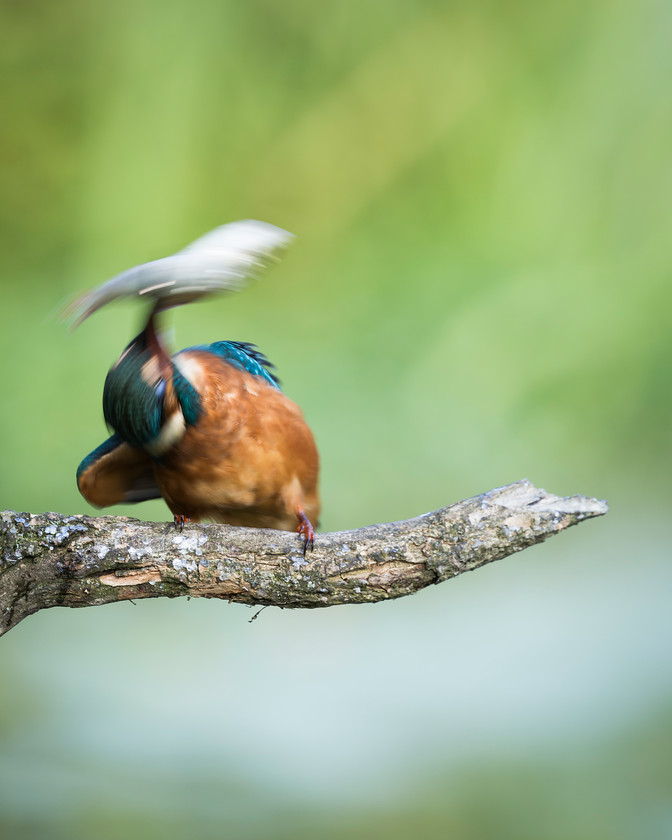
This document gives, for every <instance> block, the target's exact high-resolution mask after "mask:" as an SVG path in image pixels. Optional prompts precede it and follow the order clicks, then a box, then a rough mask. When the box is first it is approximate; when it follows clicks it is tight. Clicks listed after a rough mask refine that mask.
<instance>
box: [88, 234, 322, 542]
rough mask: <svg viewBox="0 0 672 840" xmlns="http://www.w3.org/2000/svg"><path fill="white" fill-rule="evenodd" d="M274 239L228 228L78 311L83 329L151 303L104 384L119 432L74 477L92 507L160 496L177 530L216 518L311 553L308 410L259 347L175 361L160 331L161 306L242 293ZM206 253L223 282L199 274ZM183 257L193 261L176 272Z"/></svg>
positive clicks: (227, 347) (133, 273)
mask: <svg viewBox="0 0 672 840" xmlns="http://www.w3.org/2000/svg"><path fill="white" fill-rule="evenodd" d="M241 225H242V226H243V227H242V228H241V227H240V226H241ZM251 225H252V226H257V227H253V228H252V229H250V226H251ZM236 226H238V227H237V229H236ZM245 226H247V227H245ZM259 226H262V227H259ZM232 228H234V230H231V229H232ZM279 230H280V229H277V228H273V227H272V226H265V225H263V223H260V222H239V223H234V224H231V225H224V226H222V227H221V228H219V229H217V231H213V232H212V233H211V234H207V235H206V236H205V237H202V240H199V241H197V242H196V243H194V244H193V245H192V246H189V248H188V249H185V251H182V252H180V253H179V254H177V255H174V256H173V257H168V258H164V260H157V261H154V262H153V263H148V264H145V266H138V267H135V268H134V269H130V270H129V271H127V272H124V273H123V274H122V275H119V276H118V277H117V278H113V280H111V281H108V282H107V283H106V284H104V285H103V286H102V287H100V288H99V289H98V290H96V291H95V292H94V293H89V294H88V295H87V296H85V298H83V299H81V300H80V301H78V302H77V304H76V306H75V311H77V310H78V311H79V321H80V322H81V321H82V320H84V319H85V318H86V317H88V315H89V314H91V312H92V311H95V309H97V308H99V307H100V306H101V305H103V304H104V303H107V302H108V301H109V300H112V299H114V298H116V297H121V296H122V295H129V294H132V295H141V296H143V297H145V299H146V298H147V297H149V298H150V299H153V305H152V306H151V309H150V312H149V315H148V317H147V319H146V322H145V325H144V328H143V329H142V331H141V332H140V334H139V335H137V336H136V337H135V338H134V339H133V340H132V341H131V342H130V344H128V346H127V347H126V348H125V350H124V351H123V352H122V354H121V355H120V356H119V358H118V359H117V361H116V362H115V363H114V364H113V365H112V367H111V369H110V371H109V373H108V374H107V378H106V380H105V385H104V389H103V414H104V417H105V421H106V423H107V424H108V426H109V427H110V429H111V431H112V435H111V436H110V437H109V438H108V439H107V440H105V441H104V442H103V443H102V444H101V445H100V446H98V447H97V448H96V449H94V451H93V452H91V453H90V454H89V455H87V456H86V458H84V460H83V461H82V462H81V464H80V465H79V468H78V470H77V485H78V487H79V490H80V492H81V494H82V495H83V496H84V498H85V499H86V500H87V501H88V502H89V503H90V504H92V505H94V506H95V507H108V506H110V505H116V504H122V503H135V502H141V501H145V500H148V499H156V498H161V497H162V498H163V499H164V500H165V502H166V504H167V505H168V507H169V509H170V511H171V512H172V514H173V517H174V523H175V526H176V527H179V528H180V529H182V528H184V525H185V523H187V522H190V521H191V522H200V521H203V520H210V521H214V522H222V523H227V524H229V525H240V526H246V527H256V528H276V529H280V530H296V531H298V534H299V536H300V538H301V539H302V543H303V551H304V553H305V551H306V549H307V548H308V547H309V546H310V548H311V549H312V548H313V546H314V541H315V532H314V528H313V523H314V524H315V526H317V519H318V516H319V512H320V499H319V493H318V473H319V459H318V452H317V447H316V445H315V440H314V438H313V435H312V432H311V431H310V428H309V427H308V425H307V423H306V421H305V419H304V417H303V414H302V412H301V409H300V408H299V407H298V406H297V405H296V404H295V403H294V402H292V400H290V399H289V397H287V396H286V395H285V394H284V393H283V391H282V390H281V388H280V382H279V380H278V378H277V376H276V375H275V373H274V370H275V368H274V366H273V365H272V364H271V363H270V362H269V361H268V359H267V358H266V356H265V355H264V354H263V353H261V352H260V351H259V349H258V348H257V347H256V346H255V345H254V344H250V343H247V342H242V341H216V342H214V343H212V344H203V345H198V346H195V347H188V348H186V349H185V350H181V351H180V352H178V353H175V354H171V353H170V352H169V350H168V349H167V347H166V345H165V343H164V340H163V337H162V334H161V331H160V327H159V318H160V313H161V312H162V311H163V310H164V309H166V308H168V307H170V306H175V305H181V304H182V303H185V302H189V301H191V300H194V299H196V298H198V297H201V296H203V295H205V294H210V293H212V292H213V291H226V290H229V291H230V290H232V288H237V287H238V286H237V285H236V284H238V285H239V284H240V282H241V278H242V277H243V276H247V275H249V274H250V273H251V270H252V267H256V268H258V267H259V265H260V264H262V263H263V258H265V257H266V256H267V254H268V253H270V252H271V251H273V250H274V249H277V247H278V244H280V245H284V242H285V239H282V238H281V237H280V238H281V239H282V241H281V242H280V243H279V242H278V238H279V236H280V234H284V233H285V232H284V231H280V234H279V233H278V231H279ZM274 237H275V239H274ZM250 238H251V240H252V241H251V244H250ZM269 239H270V240H271V241H269ZM206 240H207V248H205V250H204V248H203V246H202V243H203V242H206ZM213 242H215V243H216V244H217V247H213ZM222 242H224V243H225V245H226V247H224V248H222V247H221V245H222ZM232 242H233V245H234V246H235V247H233V248H232V247H231V243H232ZM241 242H242V243H243V246H244V247H243V246H241ZM199 243H201V244H200V245H199ZM190 249H191V251H190ZM205 251H208V254H207V255H206V257H205V262H207V261H208V260H210V261H211V264H212V265H214V264H216V266H217V271H219V274H217V271H215V270H214V269H212V265H211V269H212V270H210V271H206V270H205V269H204V268H203V265H204V253H205ZM187 252H189V254H190V255H191V256H190V258H189V259H188V260H186V261H185V260H184V259H182V260H181V262H180V260H177V262H178V264H177V265H176V264H175V262H173V263H170V260H173V261H175V260H176V259H177V258H182V257H184V255H185V253H187ZM241 254H243V256H242V257H241ZM250 254H251V255H252V259H251V258H250ZM160 263H162V265H159V264H160ZM241 263H242V267H241ZM166 278H168V279H166ZM213 278H214V279H213ZM232 278H233V279H232Z"/></svg>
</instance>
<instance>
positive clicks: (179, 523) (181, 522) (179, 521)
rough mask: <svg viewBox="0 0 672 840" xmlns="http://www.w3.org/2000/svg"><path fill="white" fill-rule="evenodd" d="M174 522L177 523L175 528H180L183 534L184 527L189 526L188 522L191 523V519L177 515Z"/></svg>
mask: <svg viewBox="0 0 672 840" xmlns="http://www.w3.org/2000/svg"><path fill="white" fill-rule="evenodd" d="M173 522H174V523H175V528H179V529H180V533H182V531H184V526H185V525H186V524H187V522H191V519H189V517H188V516H184V515H183V514H181V513H176V514H175V516H174V517H173Z"/></svg>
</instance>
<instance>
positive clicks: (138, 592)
mask: <svg viewBox="0 0 672 840" xmlns="http://www.w3.org/2000/svg"><path fill="white" fill-rule="evenodd" d="M607 510H608V508H607V504H606V502H601V501H598V500H596V499H589V498H587V497H585V496H570V497H567V498H561V497H559V496H553V495H551V494H550V493H546V491H544V490H538V489H537V488H535V487H534V486H533V485H532V484H530V482H529V481H526V480H524V481H519V482H517V483H516V484H510V485H509V486H507V487H501V488H498V489H496V490H491V491H490V492H488V493H484V494H483V495H481V496H476V497H474V498H473V499H467V500H466V501H462V502H457V503H456V504H454V505H450V506H449V507H446V508H442V509H441V510H437V511H435V512H434V513H426V514H424V515H423V516H418V517H416V518H415V519H409V520H407V521H405V522H392V523H388V524H384V525H373V526H371V527H368V528H360V529H358V530H356V531H340V532H335V533H331V534H319V536H318V537H317V539H316V541H315V550H314V551H313V552H310V551H309V552H308V554H307V555H306V556H305V557H304V556H303V551H302V547H301V542H300V540H299V538H298V537H297V536H296V535H295V534H292V533H289V532H286V531H270V530H261V529H255V528H232V527H229V526H227V525H188V526H187V527H186V528H185V530H184V532H183V533H179V532H176V531H175V530H174V528H173V526H172V523H171V524H170V525H167V524H161V523H156V522H141V521H139V520H136V519H127V518H125V517H115V516H100V517H89V516H63V515H62V514H57V513H44V514H38V515H31V514H26V513H24V514H19V513H15V512H13V511H5V512H4V513H2V514H0V635H1V634H2V633H6V632H7V630H10V629H11V628H12V627H14V626H15V625H16V624H18V623H19V622H20V621H21V620H22V619H24V618H25V617H26V616H28V615H31V614H32V613H35V612H37V611H38V610H41V609H45V608H46V607H56V606H61V607H88V606H95V605H98V604H108V603H111V602H114V601H125V600H130V599H134V600H136V599H139V598H157V597H168V598H175V597H179V596H181V595H191V596H193V597H200V598H223V599H226V600H229V601H239V602H242V603H245V604H258V605H260V606H267V605H272V606H277V607H287V608H299V607H303V608H312V607H330V606H334V605H336V604H362V603H371V602H374V601H381V600H384V599H387V598H400V597H402V596H404V595H410V594H411V593H413V592H416V591H417V590H418V589H422V588H423V587H425V586H428V585H429V584H432V583H441V582H442V581H444V580H448V579H449V578H452V577H455V575H458V574H460V573H461V572H466V571H470V570H472V569H477V568H478V567H479V566H483V565H485V564H486V563H491V562H492V561H493V560H499V559H501V558H502V557H506V556H507V555H509V554H513V553H514V552H516V551H520V550H521V549H523V548H527V547H528V546H531V545H534V544H535V543H538V542H542V541H543V540H545V539H546V538H547V537H550V536H552V535H553V534H557V533H558V532H559V531H562V530H564V529H565V528H567V527H568V526H569V525H575V524H576V523H577V522H581V521H582V520H584V519H590V518H592V517H594V516H601V515H602V514H604V513H606V512H607Z"/></svg>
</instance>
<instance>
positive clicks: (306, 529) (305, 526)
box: [296, 510, 315, 554]
mask: <svg viewBox="0 0 672 840" xmlns="http://www.w3.org/2000/svg"><path fill="white" fill-rule="evenodd" d="M296 515H297V517H298V519H299V527H298V528H297V529H296V530H297V531H298V532H299V536H301V537H303V538H304V540H305V542H304V544H303V553H304V554H305V553H306V550H307V548H308V546H310V550H311V551H313V549H314V548H315V531H313V526H312V525H311V524H310V519H308V517H307V516H306V514H305V513H304V512H303V511H302V510H300V511H299V512H298V513H297V514H296Z"/></svg>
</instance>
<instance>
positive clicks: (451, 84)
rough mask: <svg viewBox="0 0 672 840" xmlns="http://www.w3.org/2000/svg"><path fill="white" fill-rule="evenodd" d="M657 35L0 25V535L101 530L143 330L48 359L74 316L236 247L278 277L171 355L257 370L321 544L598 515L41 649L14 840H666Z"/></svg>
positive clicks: (104, 333) (597, 8) (128, 313)
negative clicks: (483, 506) (289, 411)
mask: <svg viewBox="0 0 672 840" xmlns="http://www.w3.org/2000/svg"><path fill="white" fill-rule="evenodd" d="M671 27H672V6H671V5H670V4H669V2H664V0H623V2H613V0H594V2H588V3H586V2H585V0H582V2H578V0H568V2H565V3H551V2H548V0H546V2H541V3H540V2H533V0H517V1H516V0H475V2H472V3H458V2H428V1H427V0H422V2H419V1H418V0H413V2H410V0H385V2H382V0H358V2H352V0H341V2H339V3H309V2H306V0H285V2H284V3H272V2H270V1H269V0H248V2H229V0H224V2H213V1H212V0H210V1H207V0H206V2H192V3H187V2H184V0H180V2H158V0H136V2H132V3H131V2H126V0H121V1H120V2H116V3H111V2H100V3H89V2H84V0H64V2H60V3H45V2H34V3H25V4H20V3H16V2H6V3H4V4H2V6H0V33H1V35H0V38H1V39H2V49H1V50H0V54H1V59H0V60H1V61H2V69H3V78H4V82H3V85H2V91H1V93H0V96H2V99H3V103H2V123H3V130H2V133H1V134H2V137H1V140H0V142H1V143H2V153H1V155H0V168H1V171H0V179H1V195H2V200H1V203H0V213H1V214H2V219H1V220H0V226H1V236H2V243H1V244H2V247H1V248H0V261H1V263H2V275H1V277H2V306H1V307H0V319H1V324H2V327H1V330H0V342H1V348H2V351H3V358H4V360H5V364H4V368H3V377H2V386H3V388H2V395H3V398H2V405H3V411H2V412H1V413H0V440H1V441H2V457H1V459H0V505H2V507H3V508H4V507H8V508H13V509H18V510H31V511H44V510H58V511H63V512H68V513H74V512H80V513H81V512H87V513H88V512H91V509H90V508H88V507H87V505H86V504H85V503H84V501H83V499H81V498H80V497H79V495H78V493H77V490H76V487H75V482H74V470H75V468H76V466H77V464H78V463H79V461H80V459H81V458H82V457H83V456H84V455H85V454H86V453H87V452H89V451H90V450H91V449H93V448H94V446H96V445H97V444H98V443H99V442H100V441H101V440H102V439H103V438H104V436H105V434H106V432H105V428H104V425H103V421H102V411H101V393H102V384H103V380H104V376H105V374H106V372H107V369H108V367H109V365H110V364H111V362H112V361H113V360H114V359H115V358H116V356H117V355H118V353H119V352H120V350H121V349H122V348H123V346H124V345H125V343H126V342H127V341H128V340H129V339H130V338H131V337H132V335H134V331H136V330H137V328H138V325H139V320H140V312H139V311H138V310H137V309H136V308H135V307H133V306H130V305H126V304H118V305H116V306H110V307H108V308H107V309H105V310H104V311H102V312H100V313H99V314H97V315H96V316H95V318H93V319H91V320H90V321H88V322H87V323H86V324H85V325H84V326H83V327H82V328H80V329H79V330H78V331H77V332H75V333H74V334H72V335H68V334H67V332H66V330H65V328H64V327H63V325H62V324H60V323H59V322H58V320H57V318H56V315H57V313H58V311H59V308H60V307H61V306H62V304H63V302H64V301H66V300H68V299H69V298H71V297H72V296H73V295H74V294H75V293H77V292H79V291H81V290H83V289H86V288H89V287H91V286H93V285H95V284H97V283H99V282H100V281H102V280H104V279H106V278H107V277H109V276H111V275H113V274H115V273H117V272H119V271H121V270H123V269H124V268H127V267H129V266H131V265H133V264H136V263H139V262H143V261H146V260H149V259H153V258H156V257H159V256H164V255H166V254H169V253H172V252H174V251H176V250H178V249H179V248H181V247H183V246H184V245H185V244H187V243H188V242H189V241H191V240H192V239H194V238H196V237H197V236H199V235H200V234H202V233H204V232H205V231H207V230H209V229H211V228H213V227H215V226H216V225H218V224H221V223H223V222H226V221H231V220H234V219H239V218H248V217H252V218H259V219H263V220H266V221H269V222H273V223H275V224H278V225H281V226H283V227H286V228H287V229H289V230H291V231H293V232H294V233H295V234H296V235H297V240H296V242H295V244H294V246H293V247H292V249H291V251H290V252H289V253H288V255H287V257H286V258H285V259H284V261H283V262H282V263H281V265H279V266H278V267H277V268H274V269H273V271H272V272H270V273H269V274H268V275H267V276H265V277H264V278H263V279H262V280H261V281H260V282H258V283H257V284H255V285H254V286H252V287H251V288H250V289H249V290H247V291H246V292H245V293H244V294H242V295H240V296H238V297H235V298H230V299H226V300H224V299H222V300H214V301H211V302H209V303H203V304H199V305H194V306H191V307H187V308H185V309H184V310H181V311H177V312H175V313H174V314H173V315H172V316H171V318H170V321H171V324H172V328H173V330H174V341H175V345H176V347H183V346H187V345H189V344H194V343H203V342H208V341H214V340H218V339H223V338H229V339H240V340H247V341H254V342H256V343H258V344H259V345H260V346H261V348H262V349H263V350H264V351H265V352H266V353H267V354H268V355H269V357H270V358H271V359H272V360H273V361H274V362H275V363H276V364H277V366H278V368H279V372H280V375H281V377H282V380H283V383H284V387H285V390H286V391H287V393H288V394H289V395H290V396H291V397H292V398H294V399H295V400H296V401H297V402H298V403H299V404H300V405H301V406H302V407H303V409H304V412H305V414H306V417H307V419H308V421H309V423H310V424H311V426H312V427H313V429H314V431H315V434H316V437H317V440H318V444H319V446H320V451H321V456H322V464H323V472H322V483H321V486H322V494H323V502H324V515H323V522H322V525H323V528H324V529H328V530H333V529H339V528H350V527H356V526H359V525H364V524H368V523H372V522H376V521H384V520H392V519H397V518H406V517H409V516H412V515H415V514H418V513H421V512H423V511H426V510H432V509H435V508H437V507H440V506H442V505H444V504H447V503H448V502H450V501H454V500H456V499H458V498H463V497H467V496H470V495H473V494H475V493H478V492H482V491H485V490H488V489H490V488H492V487H494V486H498V485H502V484H505V483H508V482H509V481H514V480H517V479H519V478H522V477H525V476H527V477H529V478H530V479H532V480H533V481H534V482H536V483H537V484H539V485H540V486H544V487H546V488H547V489H549V490H551V491H553V492H557V493H562V494H569V493H575V492H582V493H586V494H589V495H595V496H598V497H600V498H604V497H606V498H608V500H609V501H610V503H611V507H612V510H611V513H610V514H609V515H608V517H606V518H605V519H603V520H599V521H595V522H591V523H588V524H586V525H582V526H581V527H580V528H577V529H574V530H573V531H572V532H568V533H567V534H564V535H562V536H560V537H559V538H557V539H556V540H553V541H552V542H551V543H549V544H547V545H545V546H541V547H537V548H535V549H533V550H531V551H526V552H524V553H523V554H522V555H520V556H517V557H515V558H510V559H507V560H506V561H503V562H501V563H498V564H495V565H493V566H491V567H488V568H485V569H483V570H481V571H479V572H478V573H477V574H476V575H467V576H464V577H462V578H459V579H458V580H456V581H455V582H453V583H451V584H450V585H448V586H442V587H436V588H433V589H432V590H431V591H424V592H423V593H421V594H419V595H417V596H415V597H413V598H408V599H402V600H400V601H397V602H392V603H387V604H381V605H375V606H371V607H356V608H355V607H352V608H338V609H334V610H326V611H323V612H320V611H315V612H306V613H299V612H297V613H291V612H286V611H285V612H281V611H279V610H270V609H269V610H266V611H265V612H264V613H263V614H262V615H261V616H260V618H259V620H258V621H256V622H255V623H254V624H252V625H250V624H248V619H249V618H250V617H251V614H252V613H251V612H250V611H249V610H247V609H246V608H245V607H242V606H239V605H226V604H225V603H215V602H199V601H197V600H192V601H189V602H187V601H186V600H180V601H173V602H170V601H165V602H164V601H161V600H157V601H154V602H150V601H147V602H144V603H141V604H139V605H138V606H133V605H132V604H122V605H115V606H109V607H106V608H104V609H103V608H100V609H91V610H84V611H69V610H52V611H49V612H44V613H41V614H39V615H37V616H34V617H32V618H30V619H28V620H27V621H25V622H24V623H23V624H21V625H20V626H19V627H18V628H17V629H15V630H14V631H13V632H12V633H11V634H10V635H8V636H7V637H6V638H4V639H3V640H2V642H0V834H2V835H3V836H6V837H10V838H48V840H51V838H58V839H59V840H60V838H68V840H69V839H70V838H90V837H100V838H104V840H105V838H116V837H122V836H123V837H127V838H131V840H133V838H143V839H144V838H148V839H149V840H154V838H167V840H172V838H183V837H193V838H222V837H227V838H235V840H237V839H238V838H250V840H252V839H253V838H261V839H262V840H264V839H265V838H269V840H270V839H271V838H290V837H325V838H340V837H346V836H347V837H354V838H357V837H367V838H377V837H380V838H389V840H394V838H406V837H414V838H434V837H437V838H443V837H448V836H449V837H452V838H456V839H457V840H460V838H468V840H481V838H483V840H488V839H491V838H511V840H521V839H522V840H526V839H527V838H530V840H533V838H534V840H539V838H541V840H544V839H545V838H558V840H561V838H562V840H564V838H568V837H571V838H579V840H582V839H583V838H586V840H603V838H604V840H613V838H617V839H618V838H633V840H634V838H637V840H640V838H669V837H670V836H672V797H671V796H670V786H671V785H672V672H671V669H670V665H671V664H672V653H671V649H670V648H671V646H670V638H671V636H672V618H671V615H670V608H669V600H670V599H669V596H668V593H669V591H670V586H672V567H671V565H670V563H669V554H670V533H669V527H668V522H669V517H670V514H669V511H670V503H671V501H672V499H671V495H672V494H671V493H670V480H669V476H670V466H671V461H670V454H671V448H670V443H669V442H670V434H671V428H672V423H671V420H672V417H671V414H672V405H671V391H670V387H669V380H670V355H671V354H670V350H671V344H672V334H671V331H670V326H669V323H670V305H671V304H672V291H671V290H670V264H671V260H670V250H671V247H670V229H671V227H672V100H671V98H670V84H671V81H672V50H670V35H671V34H672V29H671ZM119 512H120V513H124V512H125V513H129V514H131V515H136V516H137V515H139V516H144V517H145V518H150V519H158V520H161V519H166V518H167V511H166V509H165V507H164V506H163V505H162V504H160V503H158V502H157V503H152V504H147V505H145V506H142V507H139V508H137V507H136V508H129V509H127V510H122V509H120V510H119Z"/></svg>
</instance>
